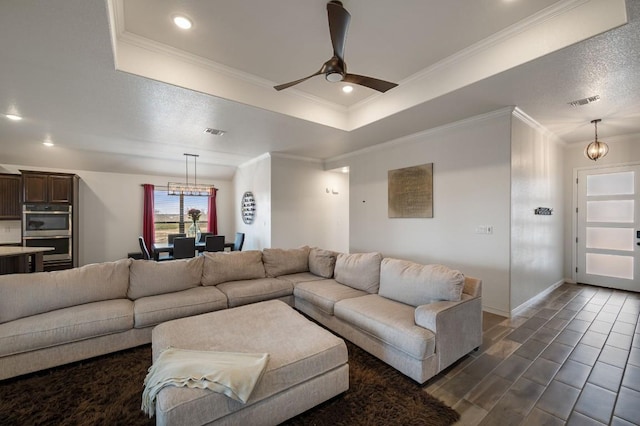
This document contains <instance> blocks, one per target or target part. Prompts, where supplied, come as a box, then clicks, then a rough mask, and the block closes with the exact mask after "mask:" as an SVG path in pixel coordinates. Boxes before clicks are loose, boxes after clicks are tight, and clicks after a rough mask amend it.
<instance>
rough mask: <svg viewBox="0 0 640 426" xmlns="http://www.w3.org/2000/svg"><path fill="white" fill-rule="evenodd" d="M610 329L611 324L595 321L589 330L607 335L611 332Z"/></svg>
mask: <svg viewBox="0 0 640 426" xmlns="http://www.w3.org/2000/svg"><path fill="white" fill-rule="evenodd" d="M611 327H613V322H606V321H599V320H595V321H593V322H592V323H591V327H589V330H591V331H595V332H597V333H602V334H609V332H610V331H611Z"/></svg>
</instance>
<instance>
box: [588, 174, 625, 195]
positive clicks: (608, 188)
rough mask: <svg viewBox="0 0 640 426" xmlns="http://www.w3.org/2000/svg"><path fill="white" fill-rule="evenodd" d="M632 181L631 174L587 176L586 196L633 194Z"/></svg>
mask: <svg viewBox="0 0 640 426" xmlns="http://www.w3.org/2000/svg"><path fill="white" fill-rule="evenodd" d="M633 179H634V176H633V172H622V173H607V174H602V175H590V176H587V196H589V197H591V196H597V195H630V194H633V193H634V188H633Z"/></svg>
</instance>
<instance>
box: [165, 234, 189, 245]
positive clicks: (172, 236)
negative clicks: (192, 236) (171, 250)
mask: <svg viewBox="0 0 640 426" xmlns="http://www.w3.org/2000/svg"><path fill="white" fill-rule="evenodd" d="M186 236H187V234H185V233H184V232H182V233H179V234H168V235H167V242H168V243H169V244H173V240H174V239H176V237H186Z"/></svg>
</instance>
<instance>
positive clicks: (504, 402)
mask: <svg viewBox="0 0 640 426" xmlns="http://www.w3.org/2000/svg"><path fill="white" fill-rule="evenodd" d="M545 389H546V387H545V386H542V385H540V384H538V383H535V382H533V381H531V380H529V379H525V378H524V377H521V378H519V379H518V380H517V381H516V382H515V383H514V384H513V386H511V388H510V389H509V390H508V391H507V393H505V395H504V396H503V397H502V399H501V400H500V402H499V403H498V404H497V405H496V407H495V409H499V410H504V411H510V412H513V413H518V414H520V415H521V416H523V417H525V416H527V415H528V414H529V412H530V411H531V409H532V408H533V406H534V405H535V403H536V401H538V398H540V395H542V393H543V392H544V390H545Z"/></svg>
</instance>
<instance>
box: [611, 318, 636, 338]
mask: <svg viewBox="0 0 640 426" xmlns="http://www.w3.org/2000/svg"><path fill="white" fill-rule="evenodd" d="M635 326H636V324H635V323H633V324H631V323H628V322H624V321H621V320H620V317H618V320H617V321H616V322H614V323H613V328H612V329H611V331H615V332H616V333H620V334H627V335H629V336H631V337H633V333H634V332H635Z"/></svg>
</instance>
